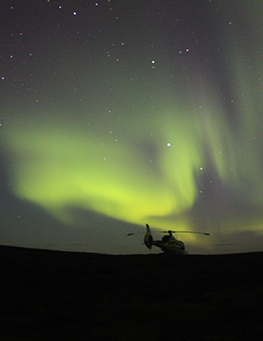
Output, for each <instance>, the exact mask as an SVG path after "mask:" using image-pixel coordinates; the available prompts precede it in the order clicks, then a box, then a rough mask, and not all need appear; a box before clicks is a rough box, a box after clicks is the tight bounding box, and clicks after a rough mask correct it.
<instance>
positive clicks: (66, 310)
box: [0, 246, 263, 341]
mask: <svg viewBox="0 0 263 341" xmlns="http://www.w3.org/2000/svg"><path fill="white" fill-rule="evenodd" d="M0 260H1V312H0V326H1V327H0V340H151V341H154V340H263V275H262V265H263V253H262V252H257V253H244V254H232V255H213V256H211V255H210V256H201V255H200V256H199V255H187V256H166V255H163V254H160V255H156V254H155V255H153V254H152V255H151V254H150V255H124V256H112V255H102V254H92V253H73V252H60V251H46V250H34V249H26V248H18V247H7V246H0Z"/></svg>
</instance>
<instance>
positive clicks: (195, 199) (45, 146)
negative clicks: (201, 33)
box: [1, 4, 263, 248]
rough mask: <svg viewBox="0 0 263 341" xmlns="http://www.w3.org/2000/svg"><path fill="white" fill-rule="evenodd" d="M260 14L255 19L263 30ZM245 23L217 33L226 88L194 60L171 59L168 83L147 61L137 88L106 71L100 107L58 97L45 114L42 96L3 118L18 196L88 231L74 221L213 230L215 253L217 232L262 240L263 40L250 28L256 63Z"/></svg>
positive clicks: (161, 67)
mask: <svg viewBox="0 0 263 341" xmlns="http://www.w3.org/2000/svg"><path fill="white" fill-rule="evenodd" d="M259 7H260V6H259ZM259 7H258V8H250V11H251V13H252V14H253V18H254V19H253V20H255V21H257V27H258V26H260V28H262V23H261V24H260V23H259V20H261V19H260V16H259V15H258V14H257V13H258V12H260V11H261V7H260V8H259ZM259 9H260V11H259ZM245 10H247V6H246V5H245V4H243V5H240V8H239V11H240V12H242V13H243V15H244V13H245ZM238 18H239V20H240V22H238ZM242 20H243V19H242V16H241V15H240V16H239V17H236V18H235V20H233V21H234V23H235V25H234V23H233V25H232V27H231V31H229V25H230V23H229V22H228V21H227V20H222V25H221V26H220V30H218V32H219V31H220V32H221V36H225V38H224V39H225V40H224V43H221V46H220V49H219V50H220V52H218V54H219V55H220V56H225V57H224V58H223V57H222V58H221V57H219V58H218V60H219V61H217V62H215V64H216V66H215V69H219V70H222V74H223V76H222V79H221V80H220V82H219V83H220V84H221V85H220V88H219V87H218V83H217V82H215V81H214V79H215V74H214V76H213V77H211V76H210V75H211V73H213V72H214V71H212V68H211V67H209V70H205V68H204V65H203V66H201V67H200V68H198V67H197V66H196V59H191V58H192V57H189V58H188V59H187V60H186V62H185V61H184V62H183V61H180V59H179V58H180V56H178V57H176V58H177V63H178V64H179V65H180V67H178V69H177V70H176V73H175V76H174V77H173V80H171V79H170V76H169V73H170V70H169V72H168V71H167V67H166V65H167V63H169V61H167V58H168V57H166V56H165V55H163V54H162V53H161V51H159V52H157V54H156V58H155V59H156V63H155V64H154V66H155V67H154V68H153V67H152V66H151V58H152V57H151V55H150V54H149V55H147V56H146V57H144V59H145V60H149V70H147V71H145V72H144V73H142V72H141V75H140V77H139V80H138V81H134V83H133V84H132V85H131V84H130V80H129V81H128V80H127V78H125V77H124V76H123V75H122V74H120V72H119V66H118V67H117V66H114V65H113V64H110V65H109V67H108V68H107V69H105V70H104V72H105V75H104V78H103V79H96V80H95V78H94V79H90V80H88V81H87V83H88V85H87V87H89V90H88V91H89V92H92V93H93V97H92V100H90V102H87V101H86V102H85V105H83V106H81V105H80V104H78V105H76V106H74V104H71V105H69V106H67V103H68V102H67V99H66V98H65V99H63V98H62V97H60V98H59V96H58V98H57V99H53V100H52V101H51V102H50V103H48V104H47V103H43V104H41V96H40V101H39V104H38V103H37V104H36V103H35V104H34V105H33V106H30V105H29V104H28V103H26V104H24V105H22V106H21V107H19V106H18V105H13V106H12V105H9V107H6V109H5V112H6V114H5V115H6V116H5V121H4V123H3V124H2V127H1V130H2V134H1V144H2V146H3V149H4V151H5V154H6V155H7V156H8V159H9V161H10V162H9V165H8V174H9V178H10V182H12V184H13V185H12V193H13V194H14V195H15V196H16V197H18V198H20V199H22V200H25V201H29V202H32V203H34V204H36V205H38V206H40V207H41V208H44V209H45V210H46V211H47V212H48V213H49V214H50V215H52V216H54V217H56V218H58V219H59V220H60V221H62V222H63V223H66V224H69V225H71V226H77V227H82V228H85V227H86V226H87V221H85V219H82V218H81V216H80V215H78V214H77V213H76V210H84V211H85V210H87V211H94V212H96V213H99V214H102V215H105V216H107V217H110V218H114V219H116V220H119V221H123V222H128V223H132V224H136V225H139V226H142V227H143V226H144V224H145V223H146V222H147V223H149V224H150V225H151V226H152V227H153V228H155V229H175V230H197V231H199V230H203V231H205V230H208V232H211V238H210V240H209V242H208V244H209V243H211V244H213V243H215V242H216V237H214V236H215V234H216V233H219V231H220V234H224V235H233V234H234V233H242V232H246V231H250V232H253V233H254V234H255V235H256V236H262V231H263V229H262V228H263V214H262V213H261V209H262V204H263V176H262V166H263V159H262V143H263V136H262V130H263V111H262V109H263V96H262V84H263V74H262V72H263V68H262V56H263V43H262V39H261V40H260V39H259V37H260V36H261V37H262V32H263V31H259V30H257V31H256V30H254V31H253V29H252V28H251V30H250V32H249V34H248V39H252V38H253V46H257V51H256V54H255V53H254V52H253V53H252V51H251V49H250V46H249V45H248V46H247V45H246V42H245V41H244V38H243V31H242V30H240V27H241V26H242V25H243V21H242ZM251 20H252V19H251ZM249 23H250V21H249ZM247 26H249V24H247ZM243 29H244V30H245V28H243ZM226 32H227V34H226ZM138 39H139V38H138ZM254 44H255V45H254ZM190 52H191V51H190ZM190 52H189V54H190ZM193 58H195V57H193ZM248 61H249V62H248ZM98 63H99V64H100V63H101V64H100V66H101V68H103V66H102V62H100V61H99V62H98ZM185 65H190V66H189V67H188V69H186V70H185ZM63 67H64V66H63V63H62V66H60V68H61V69H63ZM182 70H184V71H182ZM214 73H216V72H214ZM219 73H220V72H219ZM83 77H84V76H83ZM105 79H108V80H109V81H110V94H109V92H108V90H107V88H104V86H103V84H105ZM92 82H93V85H92V86H91V85H90V84H92ZM226 84H227V85H226ZM65 86H66V85H65ZM91 87H92V90H90V89H91ZM224 87H225V88H224ZM97 89H100V91H97ZM52 91H53V90H52V89H51V90H50V93H51V92H52ZM222 94H227V95H226V96H224V95H222ZM81 95H82V97H84V96H85V93H84V92H83V93H82V94H81ZM109 96H110V101H109V100H107V98H109ZM105 98H106V99H105ZM63 101H65V102H66V104H65V103H64V102H63ZM107 101H108V102H107ZM42 102H44V101H42ZM109 102H110V103H111V105H109V104H108V103H109ZM87 103H88V104H87ZM213 232H214V236H213ZM194 238H195V237H194V236H191V235H186V236H185V237H184V240H186V242H187V241H191V240H194ZM207 247H208V248H209V245H208V246H207Z"/></svg>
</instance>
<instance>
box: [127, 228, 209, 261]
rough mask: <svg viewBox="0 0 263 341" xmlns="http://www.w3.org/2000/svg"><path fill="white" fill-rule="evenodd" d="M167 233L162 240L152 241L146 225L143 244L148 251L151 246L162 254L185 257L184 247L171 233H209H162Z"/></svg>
mask: <svg viewBox="0 0 263 341" xmlns="http://www.w3.org/2000/svg"><path fill="white" fill-rule="evenodd" d="M164 233H167V234H166V235H165V236H163V238H162V240H154V239H153V236H152V233H151V230H150V226H149V225H148V224H146V234H145V236H144V239H143V242H144V244H145V245H146V246H147V248H148V249H150V250H151V249H152V246H157V247H159V248H160V249H161V250H162V251H163V252H164V253H170V254H176V255H185V254H188V252H187V251H186V250H185V245H184V243H183V242H182V241H181V240H177V239H176V238H175V237H174V236H173V233H196V234H203V235H205V236H209V235H210V233H206V232H196V231H172V230H168V231H164ZM133 234H134V233H129V234H128V236H131V235H133Z"/></svg>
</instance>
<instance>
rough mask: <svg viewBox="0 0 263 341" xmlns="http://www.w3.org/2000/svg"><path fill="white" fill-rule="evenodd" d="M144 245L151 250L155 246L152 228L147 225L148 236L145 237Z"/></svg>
mask: <svg viewBox="0 0 263 341" xmlns="http://www.w3.org/2000/svg"><path fill="white" fill-rule="evenodd" d="M144 244H145V245H146V246H147V247H148V249H150V250H151V248H152V246H153V237H152V234H151V230H150V226H149V225H148V224H146V234H145V236H144Z"/></svg>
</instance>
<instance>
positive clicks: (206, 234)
mask: <svg viewBox="0 0 263 341" xmlns="http://www.w3.org/2000/svg"><path fill="white" fill-rule="evenodd" d="M169 232H172V233H196V234H204V235H205V236H210V233H207V232H197V231H163V233H169Z"/></svg>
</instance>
